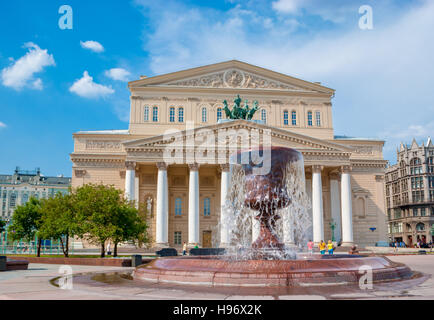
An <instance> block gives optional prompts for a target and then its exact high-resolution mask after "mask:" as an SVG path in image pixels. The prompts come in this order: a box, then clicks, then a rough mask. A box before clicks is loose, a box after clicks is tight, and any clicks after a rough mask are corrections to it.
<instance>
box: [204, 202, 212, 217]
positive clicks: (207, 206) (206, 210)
mask: <svg viewBox="0 0 434 320" xmlns="http://www.w3.org/2000/svg"><path fill="white" fill-rule="evenodd" d="M203 215H204V216H209V215H211V199H210V198H205V199H203Z"/></svg>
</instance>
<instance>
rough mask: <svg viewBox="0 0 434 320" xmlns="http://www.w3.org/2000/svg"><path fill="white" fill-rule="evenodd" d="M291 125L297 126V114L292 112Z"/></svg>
mask: <svg viewBox="0 0 434 320" xmlns="http://www.w3.org/2000/svg"><path fill="white" fill-rule="evenodd" d="M291 123H292V125H293V126H296V125H297V112H295V111H292V113H291Z"/></svg>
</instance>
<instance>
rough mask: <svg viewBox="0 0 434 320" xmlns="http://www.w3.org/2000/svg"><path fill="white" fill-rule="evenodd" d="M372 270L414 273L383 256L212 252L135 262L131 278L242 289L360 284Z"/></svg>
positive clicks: (387, 276)
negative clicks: (259, 256)
mask: <svg viewBox="0 0 434 320" xmlns="http://www.w3.org/2000/svg"><path fill="white" fill-rule="evenodd" d="M362 266H369V267H370V268H371V269H372V276H373V277H372V278H373V281H374V282H383V281H394V280H403V279H408V278H411V277H412V274H413V273H412V271H411V270H410V268H408V267H407V266H405V265H404V264H400V263H395V262H392V261H391V260H389V259H387V258H385V257H370V256H355V255H333V256H327V255H326V256H319V255H314V256H310V255H305V256H300V255H299V256H298V259H297V260H230V259H225V258H222V257H216V256H206V257H177V258H174V257H168V258H159V259H155V260H154V261H152V262H151V263H149V264H147V265H142V266H139V267H138V268H136V269H135V271H134V273H133V277H134V279H137V280H145V281H150V282H154V283H173V284H183V285H205V286H240V287H297V286H321V285H324V286H330V285H350V284H358V283H359V279H360V277H361V276H363V275H364V274H365V273H366V272H360V271H359V270H360V268H361V267H362Z"/></svg>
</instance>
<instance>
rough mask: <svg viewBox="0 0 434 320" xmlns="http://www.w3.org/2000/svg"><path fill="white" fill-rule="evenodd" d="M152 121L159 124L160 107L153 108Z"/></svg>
mask: <svg viewBox="0 0 434 320" xmlns="http://www.w3.org/2000/svg"><path fill="white" fill-rule="evenodd" d="M152 121H154V122H158V107H153V108H152Z"/></svg>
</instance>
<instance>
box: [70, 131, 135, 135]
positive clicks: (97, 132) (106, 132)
mask: <svg viewBox="0 0 434 320" xmlns="http://www.w3.org/2000/svg"><path fill="white" fill-rule="evenodd" d="M77 134H129V131H128V130H97V131H78V132H77Z"/></svg>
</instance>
